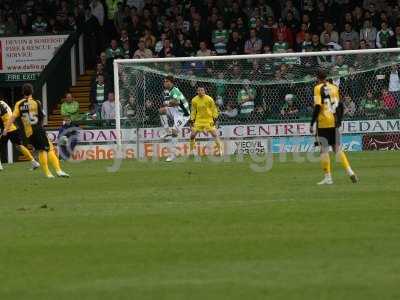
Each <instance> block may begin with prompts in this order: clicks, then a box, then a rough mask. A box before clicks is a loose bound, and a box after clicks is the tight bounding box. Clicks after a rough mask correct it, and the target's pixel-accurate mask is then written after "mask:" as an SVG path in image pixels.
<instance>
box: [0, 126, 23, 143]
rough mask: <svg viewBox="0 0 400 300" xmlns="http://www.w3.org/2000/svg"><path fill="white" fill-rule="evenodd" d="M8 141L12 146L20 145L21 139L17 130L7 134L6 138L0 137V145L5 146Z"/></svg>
mask: <svg viewBox="0 0 400 300" xmlns="http://www.w3.org/2000/svg"><path fill="white" fill-rule="evenodd" d="M8 141H11V143H13V144H14V145H22V138H21V135H20V133H19V130H18V129H17V130H13V131H10V132H8V133H7V135H6V136H1V137H0V142H1V143H2V144H3V143H4V144H6V143H7V142H8Z"/></svg>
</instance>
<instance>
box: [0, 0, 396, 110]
mask: <svg viewBox="0 0 400 300" xmlns="http://www.w3.org/2000/svg"><path fill="white" fill-rule="evenodd" d="M16 3H17V4H18V3H19V4H21V3H22V4H24V5H16ZM18 7H19V8H18ZM399 17H400V6H399V3H398V1H390V0H387V1H384V0H286V1H279V0H207V1H203V0H124V1H121V0H102V1H100V0H90V1H85V0H76V1H59V0H29V1H12V2H11V1H9V0H5V1H2V4H1V5H0V35H9V34H17V33H19V34H29V33H38V32H48V33H56V32H60V31H63V30H75V29H77V28H82V30H84V31H85V33H86V56H87V58H88V59H87V63H88V64H89V65H90V66H92V67H93V68H94V69H95V70H96V75H95V77H94V78H93V84H92V89H91V102H92V104H93V105H92V109H93V112H96V115H97V116H100V115H101V114H102V109H101V108H102V106H103V103H104V102H105V101H108V100H107V99H109V98H110V97H113V95H112V96H110V93H112V86H113V74H112V72H113V70H112V61H113V60H114V59H115V58H151V57H174V56H178V57H179V56H213V55H227V54H228V55H240V54H260V53H289V52H309V51H321V50H322V51H323V50H329V51H335V50H341V49H343V50H351V49H369V48H387V47H398V46H400V23H399ZM370 63H371V61H367V60H365V59H364V60H363V59H362V58H358V57H347V56H344V57H337V58H334V59H332V57H329V58H324V57H318V58H315V59H309V60H307V59H303V60H300V59H296V58H294V59H286V60H284V61H283V60H282V61H278V63H276V62H275V63H272V62H271V63H269V62H268V61H264V62H262V63H259V62H254V63H253V64H252V65H251V66H250V67H244V66H241V65H239V66H238V65H235V64H232V65H231V66H228V67H227V68H225V69H221V68H219V69H212V68H211V69H210V68H209V67H208V66H207V65H205V64H193V65H191V66H187V67H182V68H181V70H182V72H186V73H187V74H188V75H197V76H200V77H201V76H207V75H208V76H210V75H212V76H213V77H214V78H222V79H226V78H228V79H231V78H232V77H235V76H236V75H238V76H237V77H238V79H239V78H241V79H245V78H246V79H249V80H250V83H251V82H252V80H253V79H254V78H256V79H261V80H264V79H268V80H272V81H276V82H281V81H282V80H283V81H284V80H288V81H290V80H292V81H295V80H296V79H298V78H296V76H297V77H305V76H308V75H310V76H312V74H303V73H301V71H299V70H300V69H301V70H307V68H309V70H314V71H315V69H316V68H320V67H324V68H326V69H329V70H332V74H333V75H336V82H335V83H337V84H338V85H339V86H340V87H341V91H342V96H343V98H345V99H346V100H345V103H347V104H348V105H347V106H346V107H347V108H346V114H347V116H348V117H352V116H356V115H357V114H361V113H363V114H365V115H368V114H369V113H370V112H371V111H375V114H377V111H379V114H383V113H390V112H391V111H390V109H392V110H393V111H396V109H397V107H398V102H399V95H398V91H392V90H391V87H390V84H391V85H392V87H393V85H394V84H395V83H394V82H396V80H398V73H397V69H393V70H392V73H391V74H387V79H389V78H390V82H391V83H390V84H389V83H388V84H389V86H386V87H385V89H386V88H387V87H388V89H387V94H386V93H385V89H384V90H382V88H383V87H384V86H381V90H379V91H377V90H376V89H373V82H374V81H375V78H374V77H371V76H364V77H362V78H357V79H358V80H361V81H362V82H361V83H359V85H363V86H364V87H366V85H367V83H368V84H369V87H368V88H366V89H364V90H362V89H358V90H357V93H358V94H357V95H355V94H353V93H352V91H353V90H354V89H357V88H358V87H357V86H356V87H354V86H351V85H354V83H352V82H351V80H349V78H351V76H353V77H354V76H355V77H357V75H354V74H357V71H358V70H359V69H360V68H361V67H362V66H365V65H367V64H370ZM245 70H246V71H247V73H245V72H244V71H245ZM174 71H175V70H174ZM207 72H212V74H207ZM235 74H236V75H235ZM263 76H264V77H263ZM265 76H266V77H265ZM373 76H375V74H373ZM396 76H397V77H396ZM395 77H396V78H397V79H395ZM363 81H365V82H363ZM366 81H368V82H366ZM387 81H388V80H387ZM250 83H248V82H246V83H245V84H243V85H242V86H239V87H237V86H236V87H235V88H234V91H235V92H234V93H232V92H230V90H231V89H230V88H229V87H224V86H223V85H220V86H218V83H216V85H217V86H215V87H213V93H214V97H215V98H216V99H217V101H218V103H219V106H220V108H221V111H222V112H223V115H224V116H225V117H226V118H233V117H236V116H240V115H241V116H242V117H243V116H244V117H246V116H247V117H248V116H252V117H254V118H255V117H257V118H261V117H267V116H268V115H269V114H271V112H272V113H273V114H275V115H278V116H280V117H282V118H283V117H285V118H294V117H296V116H298V115H299V114H306V113H307V112H308V111H307V109H308V106H309V103H307V104H304V103H302V102H301V101H304V97H305V96H307V97H308V96H309V93H308V92H305V93H302V94H298V90H302V87H300V88H297V89H293V90H292V91H284V92H283V91H282V88H280V90H279V91H278V92H276V91H275V93H274V89H279V87H274V86H270V87H268V88H261V89H260V88H259V87H254V86H253V87H252V86H251V84H250ZM397 83H398V82H397ZM160 84H161V83H160ZM280 86H281V87H282V86H284V85H280ZM286 87H287V86H286ZM307 88H308V89H309V88H310V87H307ZM266 89H267V91H265V90H266ZM271 89H272V92H271ZM370 90H371V92H373V95H372V98H378V99H381V100H380V101H379V105H378V104H376V103H375V102H373V101H372V100H370V99H369V98H368V95H369V91H370ZM363 91H365V92H363ZM375 93H378V94H379V95H376V94H375ZM270 95H276V99H274V102H273V103H272V102H271V101H269V100H268V97H270ZM388 95H389V96H390V97H392V98H393V99H394V100H393V99H392V100H390V99H389V96H388ZM132 97H133V96H132V95H129V94H128V95H126V99H125V102H124V103H123V111H129V113H130V115H131V116H132V114H133V112H134V111H135V109H134V108H132V106H133V104H132V103H135V101H136V100H135V99H133V100H132V99H131V98H132ZM311 100H312V99H311ZM154 101H155V100H154ZM270 102H271V103H272V104H271V105H270ZM275 102H277V104H276V103H275ZM125 106H128V107H129V106H130V107H131V109H126V110H125ZM145 106H146V108H150V107H152V108H155V107H156V106H157V103H148V100H146V103H145ZM92 115H93V114H92Z"/></svg>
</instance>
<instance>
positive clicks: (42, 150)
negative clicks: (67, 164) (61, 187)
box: [3, 83, 69, 178]
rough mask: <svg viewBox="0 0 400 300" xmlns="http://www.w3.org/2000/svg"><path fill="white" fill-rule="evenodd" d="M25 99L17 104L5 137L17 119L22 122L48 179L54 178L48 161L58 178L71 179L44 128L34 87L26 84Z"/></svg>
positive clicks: (23, 89) (40, 108)
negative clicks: (34, 95) (34, 97)
mask: <svg viewBox="0 0 400 300" xmlns="http://www.w3.org/2000/svg"><path fill="white" fill-rule="evenodd" d="M22 93H23V95H24V98H23V99H21V100H20V101H18V102H17V103H16V104H15V108H14V112H13V114H12V117H11V118H10V120H8V122H7V125H6V127H5V129H4V132H3V135H6V134H7V133H8V132H9V131H10V129H11V128H12V124H14V122H15V120H16V119H20V120H21V124H22V127H23V129H24V131H25V135H26V137H27V138H28V139H29V142H30V144H31V145H32V146H33V147H34V148H35V149H36V150H37V151H39V161H40V164H41V166H42V169H43V171H44V173H45V175H46V177H47V178H54V176H53V174H52V173H51V172H50V170H49V166H48V163H47V161H49V162H50V164H51V165H52V166H53V168H54V169H55V171H56V173H57V176H58V177H69V175H68V174H67V173H65V172H64V171H62V170H61V167H60V161H59V160H58V157H57V155H56V153H55V151H54V147H53V144H52V143H51V142H50V141H49V139H48V138H47V135H46V131H45V130H44V128H43V118H44V114H43V110H42V104H41V103H40V102H39V101H37V100H35V99H33V97H32V94H33V87H32V85H31V84H29V83H26V84H24V85H23V87H22Z"/></svg>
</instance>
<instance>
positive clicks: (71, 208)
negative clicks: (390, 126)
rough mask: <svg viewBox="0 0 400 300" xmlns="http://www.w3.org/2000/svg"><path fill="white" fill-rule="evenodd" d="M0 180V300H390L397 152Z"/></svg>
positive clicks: (398, 251) (21, 171) (399, 252)
mask: <svg viewBox="0 0 400 300" xmlns="http://www.w3.org/2000/svg"><path fill="white" fill-rule="evenodd" d="M349 157H350V160H351V162H352V164H353V168H354V169H355V170H356V171H357V172H358V174H359V176H360V178H361V182H360V183H359V184H357V185H354V184H351V183H350V181H349V180H348V178H347V177H346V176H345V174H344V172H343V171H342V170H341V167H340V165H337V164H336V165H334V180H335V184H334V185H333V186H323V187H318V186H316V182H318V181H319V180H320V179H321V178H322V175H321V171H320V168H319V164H318V163H302V164H300V163H295V162H293V161H291V160H288V161H287V162H284V163H282V162H281V163H275V164H274V167H273V169H272V171H270V172H268V173H256V172H253V171H252V170H251V169H250V167H249V164H250V163H249V161H245V162H241V163H238V162H231V163H223V164H216V163H211V162H203V163H197V162H194V161H191V162H186V163H176V164H167V163H151V162H147V163H143V162H133V161H131V162H126V161H125V162H123V164H122V167H121V169H120V170H119V171H118V172H117V173H108V172H107V171H106V167H107V166H109V165H110V162H106V161H102V162H83V163H80V164H71V163H67V164H65V169H66V171H68V172H70V173H71V175H72V178H70V179H54V180H48V179H45V178H43V177H42V174H41V172H40V171H35V172H34V173H32V172H30V171H28V170H27V167H28V165H27V164H16V165H13V166H7V165H6V166H5V167H6V169H5V171H4V172H1V173H0V192H1V198H0V299H2V300H8V299H12V300H14V299H18V300H20V299H24V300H25V299H29V300H34V299H40V300H43V299H52V300H53V299H56V300H63V299H68V300H70V299H79V300H81V299H96V300H103V299H139V300H141V299H157V300H159V299H174V300H175V299H185V300H186V299H190V300H197V299H202V300H203V299H207V300H213V299H218V300H220V299H251V300H253V299H282V300H288V299H307V300H314V299H318V300H321V299H340V300H343V299H349V300H350V299H351V300H358V299H360V300H361V299H362V300H365V299H400V289H399V288H398V284H399V283H400V171H399V170H400V152H370V153H356V154H350V155H349Z"/></svg>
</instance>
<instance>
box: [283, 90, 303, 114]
mask: <svg viewBox="0 0 400 300" xmlns="http://www.w3.org/2000/svg"><path fill="white" fill-rule="evenodd" d="M296 101H297V99H296V96H295V95H293V94H287V95H286V96H285V103H283V106H282V109H281V116H282V117H283V118H284V119H293V118H296V117H297V115H298V113H299V109H298V108H297V106H296V104H295V102H296Z"/></svg>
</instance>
